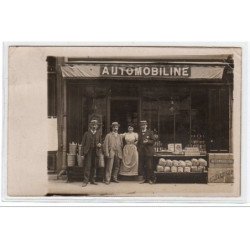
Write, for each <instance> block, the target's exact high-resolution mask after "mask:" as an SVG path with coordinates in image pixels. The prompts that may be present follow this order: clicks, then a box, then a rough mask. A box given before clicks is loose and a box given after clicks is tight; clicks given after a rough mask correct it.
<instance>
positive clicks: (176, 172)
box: [154, 153, 208, 183]
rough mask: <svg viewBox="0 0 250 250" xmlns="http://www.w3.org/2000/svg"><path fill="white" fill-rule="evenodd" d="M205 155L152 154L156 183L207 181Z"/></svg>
mask: <svg viewBox="0 0 250 250" xmlns="http://www.w3.org/2000/svg"><path fill="white" fill-rule="evenodd" d="M207 162H208V161H207V155H206V154H204V155H192V156H190V155H183V154H179V155H174V154H163V153H156V154H155V155H154V166H155V171H154V174H155V181H156V182H158V183H207V182H208V164H207Z"/></svg>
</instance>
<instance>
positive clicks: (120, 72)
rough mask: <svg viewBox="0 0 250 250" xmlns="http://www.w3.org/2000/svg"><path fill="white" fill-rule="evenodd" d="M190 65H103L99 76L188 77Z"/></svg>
mask: <svg viewBox="0 0 250 250" xmlns="http://www.w3.org/2000/svg"><path fill="white" fill-rule="evenodd" d="M190 72H191V70H190V66H186V65H180V66H177V65H174V66H173V65H129V66H127V65H125V66H124V65H121V66H120V65H104V66H101V68H100V75H101V76H105V77H107V76H109V77H116V76H117V77H166V78H174V77H178V78H188V77H190Z"/></svg>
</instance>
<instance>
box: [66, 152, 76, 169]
mask: <svg viewBox="0 0 250 250" xmlns="http://www.w3.org/2000/svg"><path fill="white" fill-rule="evenodd" d="M67 163H68V167H74V166H75V165H76V155H75V154H67Z"/></svg>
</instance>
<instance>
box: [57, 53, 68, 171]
mask: <svg viewBox="0 0 250 250" xmlns="http://www.w3.org/2000/svg"><path fill="white" fill-rule="evenodd" d="M63 64H64V58H63V57H58V58H57V59H56V72H57V136H58V150H57V173H62V170H64V169H65V168H66V166H65V164H66V157H65V153H64V150H65V148H64V139H63V137H64V136H63V131H64V130H65V129H66V127H65V124H64V120H63V119H64V85H66V83H65V80H64V79H63V78H62V74H61V66H62V65H63Z"/></svg>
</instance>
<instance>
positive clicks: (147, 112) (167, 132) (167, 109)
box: [142, 86, 208, 151]
mask: <svg viewBox="0 0 250 250" xmlns="http://www.w3.org/2000/svg"><path fill="white" fill-rule="evenodd" d="M207 115H208V94H207V90H206V89H204V88H203V89H201V90H197V89H192V88H188V87H187V88H184V87H170V86H168V87H160V88H144V90H143V101H142V118H143V119H145V120H147V121H148V124H149V127H150V128H151V129H152V130H154V131H155V132H156V133H158V137H159V141H160V145H161V146H162V147H163V148H167V147H168V144H169V143H181V144H182V147H187V146H197V147H200V149H201V151H205V150H206V147H205V145H204V144H205V140H206V139H205V138H206V135H207Z"/></svg>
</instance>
